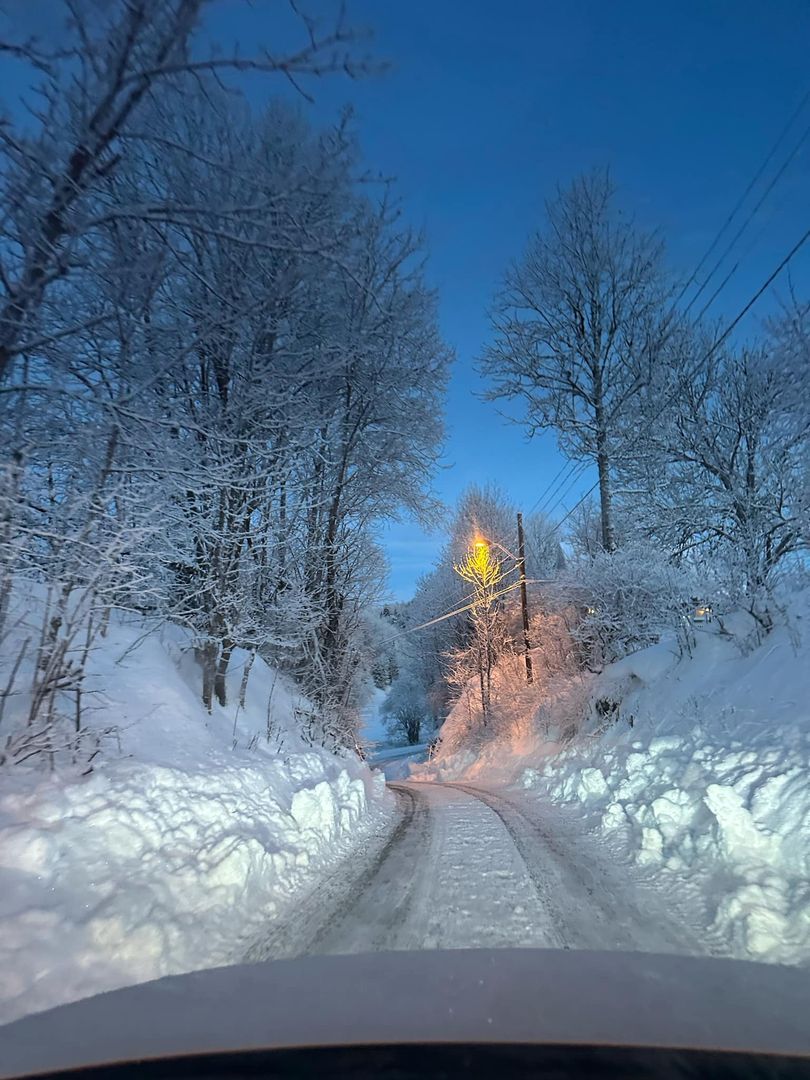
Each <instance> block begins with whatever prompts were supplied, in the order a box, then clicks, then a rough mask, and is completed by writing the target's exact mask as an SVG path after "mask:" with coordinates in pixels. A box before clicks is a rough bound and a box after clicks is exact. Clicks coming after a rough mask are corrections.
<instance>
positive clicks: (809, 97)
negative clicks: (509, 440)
mask: <svg viewBox="0 0 810 1080" xmlns="http://www.w3.org/2000/svg"><path fill="white" fill-rule="evenodd" d="M809 101H810V89H808V90H807V91H806V92H805V94H804V96H803V97H802V99H801V100H800V101H799V103H798V105H797V106H796V108H795V109H794V110H793V112H792V113H791V115H790V117H789V119H788V121H787V123H786V124H785V125H784V127H783V128H782V130H781V131H780V133H779V136H778V137H777V139H776V141H775V142H774V144H773V146H772V147H771V149H770V150H769V151H768V153H767V154H766V155H765V158H764V160H763V161H762V163H761V165H760V166H759V168H758V169H757V171H756V172H755V173H754V175H753V177H752V178H751V180H750V181H749V182H748V185H747V186H746V188H745V190H744V191H743V193H742V195H741V196H740V197H739V199H738V200H737V202H736V203H735V204H734V207H733V208H732V210H731V212H730V213H729V214H728V216H727V217H726V219H725V221H724V222H723V224H722V225H721V226H720V228H719V229H718V231H717V233H716V234H715V236H714V239H713V240H712V242H711V243H710V244H709V246H708V248H707V249H706V251H705V252H704V253H703V255H702V257H701V259H700V261H699V262H698V264H697V266H696V267H695V269H694V270H693V271H692V273H691V275H690V276H689V278H688V279H687V281H686V282H685V283H684V285H683V286H682V288H681V290H680V292H679V293H678V295H677V297H676V298H675V300H674V302H673V305H672V309H671V311H670V314H669V320H671V319H672V318H673V317H674V315H675V311H676V309H677V306H678V304H679V303H680V301H681V300H682V299H683V297H684V295H685V294H686V292H687V290H688V289H689V287H690V286H691V285H692V284H693V283H694V282H695V280H696V279H697V276H698V274H699V273H700V271H701V270H702V269H703V267H704V265H705V263H706V261H707V260H708V259H709V258H710V257H711V255H712V254H713V252H714V251H715V249H716V247H717V245H718V244H719V243H720V241H721V239H722V238H723V236H724V234H725V232H726V230H727V229H728V228H729V227H730V225H731V224H732V222H733V221H734V219H735V218H736V217H737V214H738V213H739V212H740V210H741V209H742V207H743V206H744V205H745V202H746V200H747V198H748V196H749V195H750V194H751V192H752V191H753V190H754V188H755V187H756V185H757V184H758V183H759V181H760V180H761V178H762V177H763V175H764V174H765V171H766V170H767V168H768V166H769V165H770V163H771V162H772V161H773V159H774V158H775V156H776V154H777V153H778V151H779V149H780V147H781V146H782V143H783V142H784V141H785V139H786V138H787V136H788V133H789V132H790V130H791V128H792V127H793V125H794V123H795V122H796V120H797V119H798V117H799V116H800V115H801V113H802V111H803V110H804V108H805V106H806V105H807V103H808V102H809ZM808 135H810V128H808V129H807V130H806V131H805V132H804V133H803V135H802V136H801V138H800V139H799V141H798V143H796V145H795V146H794V147H793V149H792V150H791V152H790V154H789V155H788V157H787V159H786V160H785V161H784V162H783V163H782V165H781V167H780V168H779V169H778V170H777V173H776V175H775V176H774V177H773V179H772V180H771V182H770V184H769V185H768V186H767V188H766V189H765V191H764V193H763V194H762V196H761V197H760V199H759V201H758V202H757V204H756V205H755V206H754V208H753V210H752V211H751V213H750V214H749V215H748V217H747V218H746V219H745V221H744V222H743V224H742V226H741V227H740V228H739V229H738V230H737V232H736V234H735V235H734V238H733V239H732V241H731V243H730V244H728V245H727V247H726V249H725V251H724V252H723V254H722V255H721V256H720V258H719V259H718V260H717V262H716V263H715V265H714V267H713V268H712V270H711V272H710V273H709V274H708V276H707V277H706V279H705V280H704V281H703V284H702V285H701V286H700V288H699V289H698V290H697V292H696V293H695V294H694V296H693V297H692V299H691V300H690V301H689V303H688V305H687V306H686V309H685V311H684V314H687V313H688V312H689V311H690V310H691V308H692V306H693V305H694V303H695V301H696V300H697V299H698V297H699V296H700V295H701V293H702V292H703V291H704V290H705V289H706V287H707V286H708V284H709V282H710V281H711V280H712V278H713V277H714V275H715V273H716V272H717V270H718V269H719V267H720V266H721V265H722V263H723V261H724V260H725V259H726V257H727V256H728V255H729V253H730V252H731V251H732V250H733V248H734V247H735V245H736V244H737V241H738V240H739V239H740V237H741V236H742V235H743V233H744V232H745V230H746V229H747V228H748V226H749V224H750V223H751V221H752V220H753V218H754V217H755V216H756V214H757V213H758V212H759V209H760V208H761V206H762V204H763V203H764V201H765V199H767V197H768V195H770V193H771V192H772V191H773V189H774V187H775V186H776V184H777V183H778V182H779V180H780V179H781V178H782V176H783V175H784V173H785V171H786V170H787V168H788V167H789V165H790V164H791V162H792V161H793V159H794V158H795V156H796V154H797V153H798V151H799V149H800V148H801V146H802V145H803V143H804V142H805V141H806V139H807V137H808ZM750 250H751V249H750V247H749V249H748V250H747V251H746V253H745V255H744V256H742V258H745V257H746V256H747V255H748V254H749V253H750ZM742 258H741V259H739V260H738V261H737V263H735V265H734V266H733V267H732V269H731V270H730V271H729V273H728V274H727V275H726V277H725V278H724V279H723V281H722V282H721V283H720V285H719V286H718V288H717V289H715V291H714V293H712V296H711V298H710V299H709V301H708V302H707V303H706V304H705V305H704V307H703V309H702V310H701V312H700V316H699V317H698V321H699V320H700V319H701V318H702V317H703V315H704V314H705V313H706V311H708V309H709V308H710V307H711V305H712V304H713V303H714V301H715V300H716V299H717V297H718V296H719V295H720V293H721V292H722V291H723V289H724V288H725V287H726V285H727V284H728V282H729V281H730V280H731V278H732V277H733V275H734V274H735V272H736V271H737V269H738V267H739V265H740V262H741V261H742ZM669 320H668V321H669ZM574 464H575V463H574V462H567V463H565V464H563V465H562V466H561V467H560V469H558V471H557V473H556V474H555V475H554V477H553V478H552V480H551V481H550V482H549V483H548V484H547V485H546V487H545V489H544V490H543V491H542V492H541V493H540V495H539V497H538V498H537V500H536V501H535V503H534V504H533V505H532V507H531V508H530V509H529V511H528V515H527V516H529V515H531V514H533V513H534V512H535V509H536V508H537V507H538V506H539V504H540V503H541V502H543V503H546V502H547V501H548V500H549V499H551V498H553V496H554V494H556V492H557V491H559V488H560V487H561V486H562V484H563V483H565V480H563V481H562V483H561V484H559V485H558V481H559V480H560V477H561V476H562V474H563V473H564V472H566V471H570V469H571V467H572V466H573V465H574ZM552 489H553V490H552ZM591 490H593V489H591ZM568 491H570V487H569V488H568V490H567V491H566V494H567V493H568ZM586 497H587V496H586ZM560 501H561V500H560V499H558V500H557V502H556V503H554V505H553V507H552V508H551V509H548V510H546V511H545V513H546V515H547V516H549V515H550V514H551V512H552V510H553V509H555V508H556V507H557V505H559V503H560Z"/></svg>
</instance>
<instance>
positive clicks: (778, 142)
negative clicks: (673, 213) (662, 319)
mask: <svg viewBox="0 0 810 1080" xmlns="http://www.w3.org/2000/svg"><path fill="white" fill-rule="evenodd" d="M808 101H810V90H807V91H806V93H805V95H804V97H803V98H802V99H801V101H800V102H799V104H798V105H797V106H796V108H795V109H794V110H793V112H792V113H791V116H790V118H789V120H788V122H787V123H786V124H785V126H784V127H783V128H782V130H781V132H780V133H779V136H778V138H777V140H776V142H775V143H774V144H773V146H772V147H771V149H770V150H769V151H768V153H767V154H766V155H765V160H764V161H763V162H762V164H761V165H760V167H759V168H758V169H757V171H756V172H755V173H754V176H753V177H752V179H751V180H750V181H749V183H748V186H747V187H746V189H745V191H744V192H743V193H742V195H741V196H740V197H739V199H738V200H737V202H736V203H735V205H734V208H733V209H732V211H731V213H730V214H729V215H728V217H727V218H726V220H725V221H724V222H723V224H722V225H721V226H720V229H719V230H718V232H717V233H716V235H715V237H714V240H712V242H711V244H710V245H709V247H708V248H707V249H706V251H705V252H704V254H703V257H702V258H701V260H700V262H699V263H698V264H697V266H696V267H695V269H694V270H693V272H692V275H691V276H690V277H689V279H688V280H687V282H686V283H685V285H684V286H683V288H682V289H681V291H680V293H679V294H678V296H677V297H676V300H675V303H676V304H678V303H680V301H681V300H682V299H683V297H684V295H685V293H686V291H687V289H688V288H689V286H690V285H692V283H693V282H694V281H695V280H696V278H697V276H698V274H699V273H700V271H701V270H702V269H703V266H704V264H705V262H706V260H707V259H709V258H710V257H711V255H712V252H713V251H714V249H715V248H716V247H717V245H718V244H719V243H720V240H721V239H722V237H723V234H724V233H725V231H726V229H728V227H729V226H730V225H731V223H732V221H733V220H734V218H735V217H736V216H737V214H738V213H739V212H740V210H741V209H742V207H743V205H744V204H745V200H746V199H747V198H748V196H749V195H750V194H751V192H752V191H753V189H754V188H755V187H756V185H757V184H758V183H759V181H760V179H761V178H762V176H763V174H764V173H765V170H766V169H767V168H768V166H769V165H770V163H771V161H772V160H773V159H774V157H775V156H776V153H777V151H778V150H779V148H780V146H781V145H782V143H783V142H784V141H785V139H786V137H787V134H788V132H789V131H790V129H791V128H792V127H793V125H794V123H795V122H796V120H797V118H798V117H799V115H800V114H801V112H802V110H803V109H804V107H805V105H807V103H808ZM803 138H804V137H803ZM710 278H711V274H710V275H709V278H707V279H706V283H707V282H708V281H709V279H710ZM704 284H705V283H704ZM693 302H694V298H693Z"/></svg>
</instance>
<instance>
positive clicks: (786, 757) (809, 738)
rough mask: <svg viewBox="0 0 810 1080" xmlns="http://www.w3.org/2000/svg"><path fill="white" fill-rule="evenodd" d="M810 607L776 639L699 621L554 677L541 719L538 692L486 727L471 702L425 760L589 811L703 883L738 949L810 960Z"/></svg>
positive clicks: (721, 935) (612, 843)
mask: <svg viewBox="0 0 810 1080" xmlns="http://www.w3.org/2000/svg"><path fill="white" fill-rule="evenodd" d="M809 606H810V598H808V596H807V594H804V595H803V596H799V597H794V598H792V600H791V602H790V610H789V613H788V616H787V620H786V621H784V622H782V623H780V625H778V626H777V627H776V628H775V629H774V630H773V631H772V632H771V633H770V634H769V635H768V636H767V637H765V638H764V640H759V639H758V637H757V633H756V627H755V625H754V623H753V621H752V620H750V619H749V618H748V617H746V616H743V615H739V616H734V617H732V618H729V619H727V620H724V624H723V628H722V630H721V627H720V626H719V625H718V623H716V622H715V623H711V624H707V625H704V626H701V627H699V628H698V630H699V632H698V634H697V647H696V649H695V651H694V655H693V657H691V658H689V657H679V654H678V650H677V648H676V646H675V643H674V641H670V640H662V641H661V642H660V643H659V644H657V645H653V646H651V647H649V648H647V649H644V650H642V651H640V652H638V653H635V654H633V655H631V656H628V657H625V658H624V659H622V660H620V661H618V662H616V663H614V664H611V665H609V666H608V667H607V668H606V669H605V670H604V672H603V673H602V674H601V675H599V676H597V677H594V676H587V675H586V676H582V677H578V678H569V679H563V680H560V679H558V680H555V681H552V682H551V683H549V684H547V685H545V686H544V687H543V694H544V700H543V702H542V704H541V705H540V707H539V709H538V707H537V699H536V698H535V712H534V717H533V723H532V724H531V730H529V729H528V727H527V724H526V722H525V712H526V706H525V701H524V702H523V704H522V706H521V708H519V709H518V708H517V707H516V705H515V703H514V700H512V701H509V702H507V706H508V708H507V710H506V712H505V713H504V715H501V716H500V717H499V718H498V722H496V723H495V724H493V725H492V731H491V732H490V734H489V735H487V736H484V737H482V736H481V734H480V732H476V731H475V730H474V729H473V728H471V727H470V725H469V724H466V726H465V720H464V716H463V713H462V710H461V709H460V707H459V706H457V707H456V709H455V710H454V711H453V713H451V715H450V718H449V720H448V723H449V725H450V727H449V735H450V738H449V739H445V736H444V731H443V733H442V736H443V738H442V741H443V750H442V751H441V752H440V753H439V755H438V756H437V758H436V759H435V760H434V761H433V762H432V763H431V764H430V765H428V766H423V767H422V768H421V769H414V770H413V771H414V773H415V774H416V775H417V777H422V778H425V779H434V778H435V779H449V780H453V779H468V780H473V781H475V780H478V781H480V782H484V777H486V783H487V784H491V783H493V782H500V783H502V784H507V785H509V784H512V785H517V786H520V787H523V788H525V789H528V790H531V791H534V792H536V793H537V794H538V796H542V797H544V798H551V799H553V800H554V801H555V802H558V803H563V804H567V805H569V806H570V807H571V808H572V809H574V808H575V809H578V810H579V812H581V813H582V814H583V815H584V816H585V819H586V822H587V823H588V825H589V826H590V827H591V828H592V829H593V831H594V832H595V833H596V834H597V836H598V837H599V839H600V842H601V843H602V844H604V845H606V846H607V848H608V850H609V851H610V852H611V853H612V855H613V856H614V857H615V858H616V859H617V860H620V861H625V862H632V863H634V864H636V865H638V866H640V867H645V868H647V870H648V871H649V876H650V879H651V880H653V881H654V882H655V883H656V884H657V885H658V886H659V887H663V888H665V889H669V888H673V889H678V890H679V891H688V892H691V893H692V894H693V895H695V894H696V893H698V894H699V902H700V906H701V907H702V908H703V909H704V910H705V912H706V913H707V914H706V917H707V919H708V922H709V923H710V924H711V926H710V930H711V935H710V936H711V937H712V939H713V940H715V941H717V942H718V943H719V945H720V947H721V948H722V949H723V951H728V952H729V953H731V954H732V955H735V956H738V957H740V958H744V959H756V960H764V961H772V962H778V963H801V964H810V674H809V673H810V648H809V647H808V642H807V640H806V638H807V625H808V621H810V620H808V607H809ZM513 697H514V695H513ZM577 711H578V713H579V720H580V725H581V726H580V728H579V730H578V731H577V732H576V734H573V737H572V733H573V729H572V716H573V715H574V714H575V713H577ZM583 716H584V718H585V719H584V722H583ZM521 717H524V719H521ZM516 718H517V719H519V720H520V723H519V724H517V725H516V724H515V723H514V721H515V719H516ZM465 731H466V732H468V734H467V735H466V737H465Z"/></svg>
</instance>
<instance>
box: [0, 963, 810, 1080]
mask: <svg viewBox="0 0 810 1080" xmlns="http://www.w3.org/2000/svg"><path fill="white" fill-rule="evenodd" d="M808 1018H810V973H808V972H806V971H804V970H800V969H796V968H787V967H778V966H775V965H764V964H752V963H747V962H743V961H733V960H716V959H706V958H696V957H683V956H657V955H651V954H642V953H619V952H570V951H556V950H536V949H497V950H453V951H438V950H437V951H432V952H398V953H368V954H363V955H353V956H317V957H316V956H313V957H305V958H301V959H297V960H277V961H272V962H268V963H262V964H250V965H240V966H237V967H227V968H216V969H211V970H207V971H198V972H194V973H192V974H189V975H179V976H172V977H169V978H165V979H159V980H157V981H155V982H149V983H142V984H140V985H137V986H131V987H127V988H125V989H123V990H116V991H112V992H110V993H105V994H99V995H98V996H96V997H92V998H87V999H85V1000H83V1001H78V1002H74V1003H72V1004H69V1005H63V1006H60V1007H59V1008H56V1009H51V1010H49V1011H47V1012H43V1013H37V1014H34V1015H32V1016H27V1017H24V1018H23V1019H21V1020H17V1021H15V1022H14V1023H11V1024H8V1025H6V1026H4V1027H2V1028H0V1077H11V1076H25V1075H35V1074H37V1073H40V1072H49V1071H58V1070H62V1069H67V1068H71V1067H78V1066H91V1065H101V1064H106V1063H110V1062H115V1061H122V1060H134V1059H141V1060H143V1059H148V1058H166V1057H175V1056H182V1055H186V1054H198V1053H209V1052H224V1051H234V1050H240V1051H244V1050H250V1049H267V1048H282V1047H315V1046H347V1045H348V1046H351V1045H361V1044H362V1045H366V1044H380V1043H387V1044H406V1043H431V1042H436V1043H557V1044H560V1043H565V1044H581V1045H608V1046H644V1047H679V1048H695V1049H724V1050H736V1051H746V1052H761V1053H779V1054H794V1055H795V1054H800V1055H801V1054H810V1020H808Z"/></svg>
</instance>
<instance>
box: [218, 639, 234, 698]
mask: <svg viewBox="0 0 810 1080" xmlns="http://www.w3.org/2000/svg"><path fill="white" fill-rule="evenodd" d="M232 653H233V642H232V641H231V640H230V639H229V638H224V639H223V642H222V650H221V652H220V654H219V663H218V664H217V670H216V674H215V676H214V693H215V694H216V698H217V701H218V702H219V703H220V705H227V704H228V689H227V686H226V685H225V676H226V675H227V674H228V664H229V663H230V662H231V654H232Z"/></svg>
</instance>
